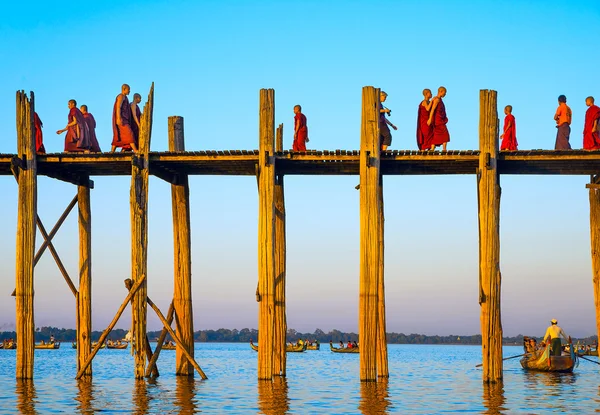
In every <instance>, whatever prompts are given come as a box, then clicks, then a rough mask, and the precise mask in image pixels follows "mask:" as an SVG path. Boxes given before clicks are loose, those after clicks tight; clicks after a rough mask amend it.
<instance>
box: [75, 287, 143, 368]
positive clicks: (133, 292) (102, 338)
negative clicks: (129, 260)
mask: <svg viewBox="0 0 600 415" xmlns="http://www.w3.org/2000/svg"><path fill="white" fill-rule="evenodd" d="M145 281H146V276H145V275H142V276H141V278H140V279H139V280H137V281H136V282H135V283H134V284H133V287H131V290H130V291H129V292H128V293H127V297H125V299H124V300H123V303H122V304H121V307H119V309H118V310H117V313H116V314H115V316H114V317H113V319H112V321H111V322H110V324H109V325H108V327H107V328H106V329H105V330H104V331H103V332H102V334H101V335H100V339H99V340H98V343H97V344H96V347H94V349H93V350H92V352H91V353H90V355H89V356H88V358H87V360H86V361H85V363H84V364H83V365H81V368H80V369H79V371H78V372H77V376H75V379H80V378H81V377H82V376H83V374H84V373H85V370H86V369H87V367H88V366H89V365H90V363H92V359H94V356H96V353H98V350H100V347H101V346H102V344H103V343H104V341H105V340H106V338H107V337H108V335H109V334H110V332H111V330H112V329H113V328H114V327H115V325H116V324H117V322H118V321H119V318H121V314H123V311H125V307H127V304H129V302H130V301H131V299H132V298H133V296H134V295H136V294H137V292H138V291H139V289H140V288H141V287H142V285H144V282H145ZM136 343H137V340H136Z"/></svg>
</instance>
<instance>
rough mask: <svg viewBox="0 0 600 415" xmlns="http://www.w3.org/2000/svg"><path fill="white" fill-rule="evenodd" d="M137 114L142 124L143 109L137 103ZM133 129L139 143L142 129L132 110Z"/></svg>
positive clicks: (136, 141)
mask: <svg viewBox="0 0 600 415" xmlns="http://www.w3.org/2000/svg"><path fill="white" fill-rule="evenodd" d="M135 115H136V116H137V119H138V121H139V122H140V124H141V123H142V111H140V107H139V106H137V105H136V106H135ZM131 131H133V136H134V137H135V143H136V144H137V143H138V142H139V141H140V129H139V128H138V125H137V124H136V122H135V119H134V118H133V111H132V117H131Z"/></svg>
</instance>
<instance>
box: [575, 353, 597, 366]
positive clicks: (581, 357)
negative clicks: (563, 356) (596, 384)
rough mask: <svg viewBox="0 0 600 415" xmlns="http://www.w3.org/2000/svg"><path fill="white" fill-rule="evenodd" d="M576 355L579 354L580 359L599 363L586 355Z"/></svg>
mask: <svg viewBox="0 0 600 415" xmlns="http://www.w3.org/2000/svg"><path fill="white" fill-rule="evenodd" d="M577 356H579V358H580V359H583V360H587V361H588V362H592V363H596V364H597V365H600V363H598V362H596V361H595V360H592V359H588V358H587V357H584V356H582V355H580V354H578V355H577Z"/></svg>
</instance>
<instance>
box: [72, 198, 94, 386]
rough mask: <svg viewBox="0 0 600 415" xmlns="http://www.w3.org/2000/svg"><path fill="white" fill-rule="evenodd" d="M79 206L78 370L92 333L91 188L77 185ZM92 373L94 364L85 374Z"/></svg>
mask: <svg viewBox="0 0 600 415" xmlns="http://www.w3.org/2000/svg"><path fill="white" fill-rule="evenodd" d="M77 199H78V204H77V206H78V207H79V291H78V293H77V296H76V298H77V370H79V369H81V367H82V365H83V364H84V363H85V361H86V360H87V358H88V356H89V354H90V350H91V345H92V342H91V334H92V211H91V203H90V188H89V187H86V186H78V187H77ZM91 375H92V366H91V365H90V366H89V367H88V368H87V369H86V370H85V371H84V376H91Z"/></svg>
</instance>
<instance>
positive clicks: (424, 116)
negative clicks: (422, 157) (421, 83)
mask: <svg viewBox="0 0 600 415" xmlns="http://www.w3.org/2000/svg"><path fill="white" fill-rule="evenodd" d="M423 97H424V99H423V101H421V103H420V104H419V110H418V112H417V146H418V147H419V150H429V148H430V147H431V142H432V141H433V127H432V126H431V125H429V124H427V121H428V120H429V112H430V110H431V104H432V103H431V97H432V94H431V90H430V89H424V90H423Z"/></svg>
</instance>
